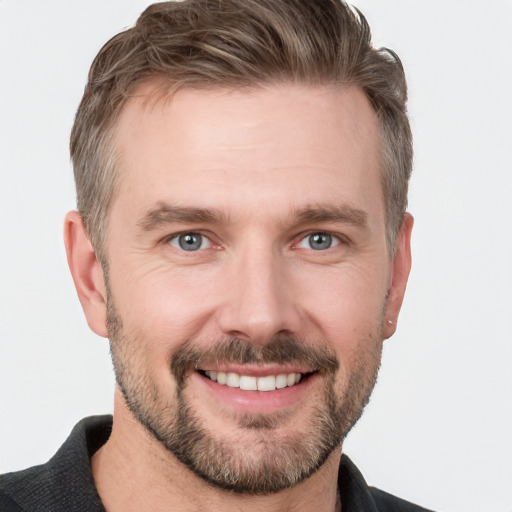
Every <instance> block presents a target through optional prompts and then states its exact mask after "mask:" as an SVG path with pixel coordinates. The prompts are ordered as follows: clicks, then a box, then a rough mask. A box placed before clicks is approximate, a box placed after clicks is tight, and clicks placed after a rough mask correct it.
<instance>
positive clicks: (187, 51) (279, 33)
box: [70, 0, 412, 265]
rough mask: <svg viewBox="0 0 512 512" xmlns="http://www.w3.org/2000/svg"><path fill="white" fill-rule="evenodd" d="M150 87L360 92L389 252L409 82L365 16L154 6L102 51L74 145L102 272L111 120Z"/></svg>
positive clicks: (395, 226) (231, 5)
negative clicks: (376, 135)
mask: <svg viewBox="0 0 512 512" xmlns="http://www.w3.org/2000/svg"><path fill="white" fill-rule="evenodd" d="M151 80H157V81H159V82H160V84H161V85H162V87H163V89H165V91H163V92H164V93H165V94H169V95H172V94H173V93H174V92H175V91H176V90H178V89H179V88H184V87H186V88H194V89H201V88H215V87H231V88H237V89H241V88H242V89H243V88H255V87H258V86H264V85H266V84H286V83H294V84H296V83H299V84H307V85H331V86H339V87H345V86H358V87H360V88H361V89H362V90H363V91H364V93H365V94H366V96H367V97H368V99H369V101H370V103H371V104H372V106H373V108H374V110H375V112H376V114H377V117H378V120H379V123H380V128H381V145H380V150H381V172H382V177H381V180H382V191H383V195H384V204H385V210H386V211H385V214H386V226H387V228H386V229H387V233H386V235H387V241H388V246H389V250H390V253H391V254H393V248H394V241H395V238H396V235H397V233H398V231H399V229H400V226H401V223H402V219H403V214H404V212H405V209H406V207H407V190H408V183H409V178H410V174H411V169H412V135H411V131H410V126H409V121H408V117H407V111H406V101H407V85H406V80H405V75H404V71H403V68H402V65H401V62H400V59H399V58H398V56H397V55H396V54H395V53H394V52H393V51H391V50H389V49H386V48H374V47H373V46H372V42H371V33H370V28H369V26H368V23H367V21H366V19H365V18H364V16H363V15H362V14H361V13H360V12H359V11H358V10H357V9H354V8H352V7H350V6H348V5H347V4H346V3H344V2H343V1H340V0H314V1H313V0H185V1H179V2H163V3H156V4H153V5H151V6H150V7H148V8H147V9H146V10H145V11H144V12H143V13H142V14H141V16H140V17H139V19H138V20H137V23H136V25H135V26H134V27H133V28H130V29H128V30H125V31H123V32H121V33H119V34H117V35H116V36H114V37H113V38H112V39H110V41H108V42H107V43H106V44H105V45H104V46H103V48H102V49H101V50H100V52H99V54H98V55H97V56H96V58H95V60H94V62H93V64H92V67H91V69H90V72H89V77H88V82H87V85H86V88H85V92H84V96H83V98H82V101H81V103H80V106H79V109H78V112H77V114H76V118H75V123H74V126H73V130H72V133H71V145H70V147H71V157H72V161H73V168H74V175H75V184H76V190H77V204H78V211H79V212H80V214H81V215H82V218H83V221H84V224H85V227H86V229H87V232H88V234H89V236H90V239H91V243H92V245H93V247H94V250H95V252H96V254H97V256H98V258H99V259H100V261H101V262H102V264H103V265H106V263H107V258H106V252H105V232H106V226H107V222H108V214H109V209H110V206H111V204H112V201H113V199H114V198H115V195H116V191H117V188H118V183H119V176H118V171H117V169H116V151H115V143H114V137H113V133H114V128H115V123H116V120H117V118H118V116H119V113H120V111H121V109H122V108H123V105H124V104H125V102H126V101H127V99H128V98H129V97H130V96H131V95H132V94H133V93H134V91H135V89H136V88H137V87H139V86H140V85H141V84H142V83H145V82H148V81H151Z"/></svg>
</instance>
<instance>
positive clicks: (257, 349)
mask: <svg viewBox="0 0 512 512" xmlns="http://www.w3.org/2000/svg"><path fill="white" fill-rule="evenodd" d="M230 363H231V364H256V365H259V366H262V365H264V364H279V365H298V366H305V367H307V368H311V370H312V371H316V372H322V373H325V374H327V375H334V374H335V373H336V371H337V370H338V368H339V361H338V358H337V357H336V355H335V353H334V352H333V351H332V350H330V349H329V348H328V347H327V346H326V345H325V344H324V343H318V344H315V345H310V344H306V343H305V341H304V340H303V339H302V338H300V337H298V336H292V335H289V336H283V335H280V336H275V337H274V338H272V339H271V340H270V341H269V343H267V344H266V345H255V344H253V343H251V342H248V341H244V340H241V339H240V338H236V337H233V338H226V339H221V340H219V341H217V342H215V343H214V344H212V345H210V346H208V347H207V348H203V347H198V346H197V345H196V344H194V341H192V340H190V341H186V342H185V343H183V344H182V345H181V346H180V347H179V348H178V349H177V350H176V352H175V353H174V354H173V356H172V357H171V372H172V373H173V375H174V377H175V379H176V382H177V383H178V386H180V387H181V386H183V383H184V380H185V376H186V374H187V372H188V371H189V370H192V369H198V368H202V367H205V366H207V365H219V364H230Z"/></svg>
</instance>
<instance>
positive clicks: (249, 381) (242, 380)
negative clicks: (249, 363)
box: [198, 370, 315, 391]
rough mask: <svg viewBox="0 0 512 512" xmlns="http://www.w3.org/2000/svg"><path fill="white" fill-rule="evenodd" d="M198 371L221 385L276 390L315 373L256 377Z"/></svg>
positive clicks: (292, 384) (296, 382)
mask: <svg viewBox="0 0 512 512" xmlns="http://www.w3.org/2000/svg"><path fill="white" fill-rule="evenodd" d="M198 372H199V373H200V374H201V375H203V376H204V377H206V378H208V379H210V380H212V381H214V382H217V383H218V384H220V385H221V386H228V387H231V388H238V389H241V390H244V391H275V390H276V389H284V388H287V387H292V386H296V385H297V384H299V383H300V382H302V381H303V380H304V379H305V378H307V377H308V376H309V375H312V374H313V373H315V372H311V373H281V374H277V375H266V376H264V377H255V376H253V375H241V374H238V373H234V372H227V373H225V372H217V371H213V370H206V371H205V370H198Z"/></svg>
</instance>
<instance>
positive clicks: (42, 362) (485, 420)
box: [0, 0, 512, 512]
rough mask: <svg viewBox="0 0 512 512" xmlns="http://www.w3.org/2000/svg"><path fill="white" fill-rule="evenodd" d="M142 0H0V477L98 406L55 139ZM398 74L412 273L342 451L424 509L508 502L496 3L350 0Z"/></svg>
mask: <svg viewBox="0 0 512 512" xmlns="http://www.w3.org/2000/svg"><path fill="white" fill-rule="evenodd" d="M146 5H147V2H146V1H143V0H109V1H105V0H101V1H100V0H88V1H87V2H78V1H76V0H46V1H44V2H41V1H35V0H24V1H23V2H20V1H18V0H0V37H1V61H0V108H1V111H0V116H1V117H0V119H1V132H0V146H1V152H0V154H1V157H0V158H1V160H0V173H1V178H0V180H1V181H0V276H1V277H0V337H1V353H0V399H1V412H0V472H5V471H11V470H17V469H21V468H24V467H27V466H30V465H33V464H36V463H40V462H44V461H46V460H47V459H48V458H49V457H50V456H51V455H52V454H53V453H54V452H55V451H56V450H57V448H58V447H59V446H60V444H61V443H62V442H63V440H64V439H65V437H66V436H67V435H68V433H69V431H70V430H71V428H72V426H73V425H74V424H75V422H77V421H78V420H79V419H80V418H82V417H83V416H86V415H90V414H98V413H106V412H110V411H111V410H112V394H113V386H114V379H113V374H112V370H111V363H110V360H109V355H108V343H107V341H106V340H104V339H102V338H99V337H97V336H95V335H94V334H92V333H91V332H90V331H89V329H88V327H87V324H86V322H85V320H84V318H83V315H82V312H81V309H80V305H79V302H78V300H77V298H76V294H75V291H74V288H73V284H72V281H71V278H70V276H69V274H68V270H67V264H66V260H65V254H64V248H63V244H62V235H61V232H62V221H63V216H64V214H65V212H66V211H67V210H69V209H72V208H73V207H74V204H75V199H74V188H73V181H72V171H71V166H70V163H69V156H68V149H67V147H68V136H69V131H70V128H71V124H72V121H73V116H74V113H75V111H76V108H77V106H78V102H79V100H80V97H81V94H82V91H83V87H84V84H85V80H86V75H87V72H88V68H89V65H90V63H91V61H92V59H93V57H94V56H95V54H96V53H97V51H98V50H99V49H100V47H101V46H102V44H103V43H104V42H105V41H106V40H107V39H108V38H109V37H111V36H112V35H114V34H115V33H117V32H119V31H120V30H122V29H123V28H125V27H127V26H129V25H131V24H132V23H133V22H134V21H135V19H136V17H137V15H138V14H139V13H140V12H141V11H142V9H143V8H144V7H145V6H146ZM357 5H358V7H360V8H361V10H362V11H363V12H364V13H365V14H366V16H367V18H368V19H369V21H370V23H371V25H372V28H373V33H374V39H375V42H376V43H377V44H378V45H385V46H388V47H390V48H392V49H394V50H395V51H397V52H398V54H399V55H400V56H401V58H402V60H403V63H404V66H405V68H406V72H407V75H408V79H409V86H410V102H409V109H410V115H411V122H412V126H413V130H414V134H415V152H416V153H415V154H416V156H415V170H414V175H413V179H412V184H411V194H410V211H411V212H412V213H413V214H414V216H415V218H416V224H415V229H414V233H413V235H414V237H413V251H414V253H413V255H414V261H413V270H412V274H411V277H410V282H409V287H408V290H407V294H406V298H405V304H404V307H403V310H402V314H401V317H400V321H399V327H398V332H397V333H396V335H395V336H394V337H393V338H391V339H390V340H388V341H387V342H386V346H385V353H384V360H383V366H382V370H381V374H380V379H379V382H378V384H377V388H376V390H375V392H374V395H373V398H372V401H371V403H370V405H369V407H368V408H367V410H366V412H365V415H364V416H363V418H362V419H361V421H360V422H359V424H358V425H357V426H356V427H355V429H354V430H353V432H352V433H351V434H350V436H349V438H348V440H347V442H346V444H345V451H346V452H347V453H348V454H349V455H350V456H351V458H352V459H353V460H354V461H355V462H356V464H358V466H359V467H360V468H361V470H362V472H363V474H364V475H365V477H366V479H367V481H368V482H369V483H370V484H372V485H376V486H378V487H381V488H383V489H385V490H387V491H389V492H391V493H395V494H398V495H400V496H402V497H404V498H407V499H409V500H412V501H415V502H418V503H421V504H423V505H424V506H427V507H429V508H432V509H435V510H441V511H452V512H493V511H495V512H510V511H512V334H511V333H512V227H511V226H512V199H511V198H512V150H511V147H512V129H511V126H512V101H511V97H512V66H511V50H512V2H511V1H510V0H491V1H489V2H485V3H484V2H481V1H475V0H467V1H462V0H460V1H453V0H452V1H440V0H430V1H429V2H425V1H417V0H385V1H384V0H378V1H377V0H375V1H371V0H364V1H361V2H359V3H358V4H357Z"/></svg>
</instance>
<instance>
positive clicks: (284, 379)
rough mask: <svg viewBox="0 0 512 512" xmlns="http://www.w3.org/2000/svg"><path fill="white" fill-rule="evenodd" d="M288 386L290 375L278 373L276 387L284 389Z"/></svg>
mask: <svg viewBox="0 0 512 512" xmlns="http://www.w3.org/2000/svg"><path fill="white" fill-rule="evenodd" d="M286 386H288V376H287V375H278V376H277V377H276V388H277V389H283V388H285V387H286Z"/></svg>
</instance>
